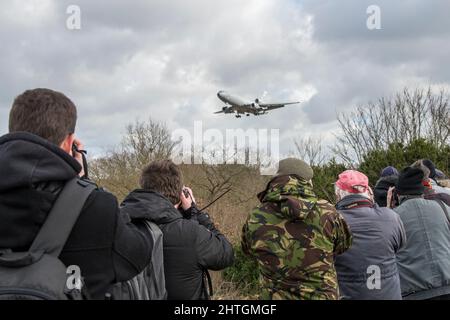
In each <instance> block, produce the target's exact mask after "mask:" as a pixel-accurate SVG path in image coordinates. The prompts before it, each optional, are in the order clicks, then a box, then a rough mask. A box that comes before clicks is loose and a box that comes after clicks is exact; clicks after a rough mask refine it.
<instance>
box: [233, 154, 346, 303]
mask: <svg viewBox="0 0 450 320" xmlns="http://www.w3.org/2000/svg"><path fill="white" fill-rule="evenodd" d="M312 178H313V170H312V169H311V167H310V166H309V165H307V164H306V163H305V162H304V161H302V160H299V159H294V158H288V159H284V160H282V161H280V163H279V170H278V172H277V175H276V176H275V177H273V178H272V180H271V181H270V182H269V183H268V185H267V187H266V189H265V190H264V191H263V192H261V193H259V194H258V198H259V200H260V201H261V204H260V205H259V206H258V207H257V208H256V209H254V210H253V212H252V213H251V214H250V216H249V217H248V220H247V222H246V223H245V225H244V227H243V236H242V237H243V238H242V248H243V250H244V252H245V253H246V254H248V255H250V256H251V257H254V258H256V259H257V261H258V264H259V267H260V271H261V277H260V279H261V286H262V292H261V295H260V298H261V299H265V300H266V299H303V300H309V299H326V300H334V299H338V298H339V290H338V282H337V276H336V270H335V267H334V257H335V255H337V254H341V253H343V252H344V251H346V250H347V249H348V248H349V247H350V245H351V240H352V236H351V233H350V231H349V228H348V226H347V224H346V223H345V221H344V219H343V217H342V216H341V215H340V214H339V213H337V212H336V210H335V208H334V207H333V206H332V205H331V204H330V203H328V202H327V201H325V200H319V199H318V198H317V196H316V195H315V193H314V191H313V188H312V182H311V179H312Z"/></svg>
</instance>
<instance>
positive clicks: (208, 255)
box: [122, 190, 234, 300]
mask: <svg viewBox="0 0 450 320" xmlns="http://www.w3.org/2000/svg"><path fill="white" fill-rule="evenodd" d="M143 204H144V205H143ZM122 210H124V211H125V212H127V213H129V215H130V217H131V218H132V219H133V218H134V217H135V215H136V214H137V216H138V217H141V216H145V218H146V219H149V220H150V221H153V222H154V223H156V224H157V225H158V226H159V228H160V229H161V231H162V233H163V252H164V273H165V277H166V290H167V294H168V299H169V300H198V299H207V298H208V296H207V294H206V291H205V289H206V283H205V279H204V272H205V270H207V269H211V270H221V269H224V268H226V267H228V266H230V265H231V264H232V263H233V260H234V252H233V247H232V246H231V244H230V242H229V241H228V240H227V238H226V237H225V236H224V235H223V234H221V233H220V231H219V230H218V229H216V228H215V226H214V224H213V223H212V222H211V220H210V219H209V217H208V215H207V214H205V213H199V212H195V213H194V214H193V215H192V218H191V219H185V218H183V215H182V213H181V212H180V211H178V210H177V209H176V208H175V207H174V206H173V204H172V203H171V202H170V201H169V200H168V199H167V198H165V197H164V196H163V195H161V194H159V193H156V192H153V191H150V190H135V191H133V192H132V193H130V195H129V196H128V197H127V198H126V199H125V200H124V201H123V203H122Z"/></svg>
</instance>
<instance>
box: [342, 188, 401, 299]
mask: <svg viewBox="0 0 450 320" xmlns="http://www.w3.org/2000/svg"><path fill="white" fill-rule="evenodd" d="M336 209H337V210H338V211H339V212H340V213H341V214H342V215H343V216H344V219H345V221H346V222H347V224H348V225H349V227H350V230H351V232H352V235H353V244H352V246H351V247H350V249H349V250H347V251H346V252H344V253H343V254H341V255H339V256H337V257H336V260H335V266H336V271H337V275H338V281H339V290H340V293H341V297H342V298H343V299H357V300H376V299H377V300H401V299H402V296H401V291H400V279H399V274H398V270H397V264H396V259H395V253H396V252H397V251H398V250H399V248H401V247H402V246H403V245H404V244H405V242H406V239H405V230H404V228H403V223H402V221H401V220H400V218H399V216H398V215H397V214H396V213H395V212H394V211H392V210H391V209H389V208H382V207H379V206H378V205H377V204H374V203H373V202H372V201H370V200H368V199H367V198H364V197H362V196H359V195H351V196H347V197H345V198H344V199H342V200H341V201H339V202H338V204H337V205H336ZM373 266H375V267H373ZM371 268H377V269H378V270H379V271H380V272H379V280H380V281H379V284H380V286H379V288H378V287H377V286H375V287H374V286H371V285H370V284H373V282H372V281H373V279H374V277H373V276H376V275H375V273H374V271H373V269H371ZM368 283H369V284H368Z"/></svg>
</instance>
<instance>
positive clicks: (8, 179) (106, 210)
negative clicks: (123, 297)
mask: <svg viewBox="0 0 450 320" xmlns="http://www.w3.org/2000/svg"><path fill="white" fill-rule="evenodd" d="M80 170H81V166H80V165H79V164H78V162H77V161H76V160H75V159H73V158H72V157H71V156H70V155H69V154H67V153H65V152H64V151H63V150H62V149H60V148H59V147H58V146H56V145H54V144H51V143H49V142H48V141H46V140H44V139H42V138H40V137H38V136H35V135H33V134H30V133H13V134H7V135H4V136H3V137H0V177H1V179H0V248H3V249H12V250H13V251H26V250H28V248H29V246H30V245H31V243H32V242H33V240H34V238H35V236H36V235H37V233H38V231H39V229H40V227H41V226H42V224H43V223H44V221H45V219H46V217H47V214H48V213H49V211H50V209H51V207H52V205H53V203H54V201H55V200H56V198H57V197H58V194H59V192H60V191H61V189H62V188H63V186H64V184H65V182H66V181H68V180H70V179H72V178H73V177H75V176H77V175H78V173H79V172H80ZM151 249H152V242H151V237H150V234H144V233H141V232H140V231H139V230H138V229H137V228H136V227H135V226H134V225H133V224H132V223H131V222H130V219H129V217H128V216H127V215H126V214H123V213H122V212H120V211H119V208H118V203H117V200H116V198H115V197H114V196H113V195H112V194H110V193H107V192H105V191H102V190H100V189H97V190H94V191H93V192H92V194H91V195H90V196H89V198H88V200H87V201H86V203H85V205H84V208H83V211H82V212H81V214H80V216H79V218H78V221H77V222H76V224H75V226H74V228H73V230H72V233H71V234H70V236H69V239H68V241H67V242H66V245H65V247H64V249H63V251H62V253H61V255H60V259H61V260H62V262H63V263H64V264H65V265H78V266H79V267H80V269H81V275H82V276H83V277H84V280H85V282H86V287H87V291H88V293H89V294H90V296H91V298H94V299H103V298H104V295H105V293H106V292H107V289H108V288H109V287H110V286H111V285H112V284H113V283H115V282H117V281H124V280H128V279H130V278H132V277H134V276H135V275H136V274H138V273H139V272H140V271H141V270H142V269H143V268H144V267H145V266H146V265H147V264H148V262H149V259H150V256H151Z"/></svg>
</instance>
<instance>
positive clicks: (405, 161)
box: [359, 139, 450, 186]
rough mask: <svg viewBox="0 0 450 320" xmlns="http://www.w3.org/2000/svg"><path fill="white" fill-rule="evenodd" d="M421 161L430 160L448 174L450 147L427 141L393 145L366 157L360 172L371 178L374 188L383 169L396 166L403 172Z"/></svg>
mask: <svg viewBox="0 0 450 320" xmlns="http://www.w3.org/2000/svg"><path fill="white" fill-rule="evenodd" d="M419 159H430V160H431V161H433V162H434V164H435V165H436V168H438V169H440V170H442V171H444V172H445V173H448V172H449V160H450V147H449V146H445V147H444V148H439V147H437V146H436V144H435V143H433V142H432V141H427V140H425V139H418V140H414V141H413V142H411V143H410V144H408V145H403V144H402V143H395V144H391V145H390V146H389V147H388V149H387V150H373V151H371V152H369V153H368V154H367V155H365V156H364V159H363V161H362V162H361V164H360V166H359V170H360V171H361V172H364V173H365V174H366V175H367V176H368V177H369V181H370V183H371V185H372V186H373V185H374V184H375V183H376V181H377V180H378V178H379V176H380V172H381V170H382V169H383V168H385V167H387V166H394V167H396V168H397V169H398V170H399V171H401V170H402V169H403V168H405V167H407V166H410V165H411V164H412V163H414V162H415V161H416V160H419Z"/></svg>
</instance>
